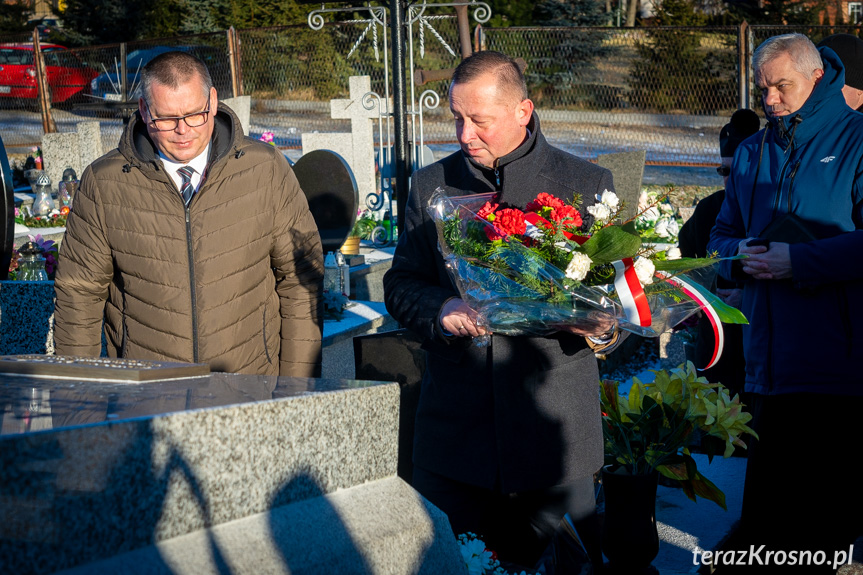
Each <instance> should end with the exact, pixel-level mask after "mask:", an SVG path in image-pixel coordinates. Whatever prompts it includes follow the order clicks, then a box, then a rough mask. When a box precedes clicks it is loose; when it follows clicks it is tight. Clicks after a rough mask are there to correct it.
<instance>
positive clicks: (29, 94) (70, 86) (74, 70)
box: [0, 44, 98, 103]
mask: <svg viewBox="0 0 863 575" xmlns="http://www.w3.org/2000/svg"><path fill="white" fill-rule="evenodd" d="M42 54H43V55H44V57H45V71H46V72H47V75H48V86H50V88H51V101H52V102H54V103H59V102H65V101H67V100H69V99H70V98H75V97H76V96H80V95H82V94H89V93H90V80H92V79H93V78H95V77H96V76H97V75H98V72H96V70H93V69H92V68H88V67H87V66H85V65H84V64H83V63H82V62H81V60H79V59H78V57H77V56H76V55H75V54H73V53H72V52H70V51H68V50H67V49H66V48H64V47H63V46H58V45H57V44H42ZM33 56H34V55H33V44H0V98H21V99H36V98H37V97H38V92H37V89H36V63H35V61H34V57H33ZM76 99H77V98H76Z"/></svg>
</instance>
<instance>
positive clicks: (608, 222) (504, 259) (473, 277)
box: [428, 189, 746, 364]
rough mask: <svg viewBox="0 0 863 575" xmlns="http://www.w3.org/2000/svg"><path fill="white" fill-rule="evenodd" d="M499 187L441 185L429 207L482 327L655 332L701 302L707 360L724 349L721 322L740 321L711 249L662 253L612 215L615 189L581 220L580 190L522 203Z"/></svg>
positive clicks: (516, 331)
mask: <svg viewBox="0 0 863 575" xmlns="http://www.w3.org/2000/svg"><path fill="white" fill-rule="evenodd" d="M497 197H498V195H497V194H495V193H489V194H473V195H469V196H458V197H449V196H447V195H446V194H445V193H444V192H443V190H440V189H439V190H437V191H436V192H435V193H434V194H433V195H432V198H431V200H430V202H429V207H428V210H429V213H430V214H431V216H432V219H433V220H434V221H435V225H436V227H437V231H438V246H439V249H440V250H441V253H442V254H443V257H444V260H445V262H446V265H447V269H448V270H449V272H450V276H451V277H452V279H453V281H454V283H455V285H456V287H457V288H458V290H459V293H460V295H461V298H462V300H464V302H465V303H466V304H467V306H468V307H469V308H470V309H471V310H475V312H476V314H477V316H476V319H477V325H478V327H479V328H480V330H479V331H481V332H496V333H502V334H507V335H539V336H542V335H548V334H550V333H553V332H554V331H559V330H565V331H570V332H572V333H578V334H581V335H595V334H599V333H603V332H607V331H610V330H611V329H612V328H614V327H615V326H617V327H618V328H619V329H623V330H626V331H629V332H632V333H636V334H639V335H642V336H647V337H653V336H658V335H659V334H661V333H662V332H664V331H666V330H668V329H670V328H671V327H673V326H674V325H676V324H678V323H680V322H681V321H683V320H684V319H686V318H687V317H689V316H690V315H692V314H694V313H695V312H697V311H698V310H699V309H704V310H705V311H706V312H707V313H708V315H709V317H711V320H712V321H713V322H714V330H715V331H716V332H717V334H716V335H717V338H716V341H717V350H715V352H714V359H713V360H712V361H711V364H712V363H715V361H716V360H718V359H719V355H720V354H721V342H722V335H721V334H722V328H721V323H722V322H725V323H746V318H745V317H743V314H741V313H740V312H739V311H738V310H737V309H735V308H733V307H730V306H728V305H727V304H725V303H723V302H722V301H721V300H720V299H719V298H717V297H716V296H715V295H714V294H712V293H711V292H710V290H709V289H708V286H709V285H710V280H711V279H712V277H713V273H715V270H714V267H713V266H714V264H716V263H718V262H719V259H718V258H698V259H696V258H681V259H675V260H669V259H666V258H665V255H666V254H665V252H664V251H656V250H655V249H654V248H652V247H651V246H650V245H644V244H642V241H641V237H640V236H639V234H638V232H637V230H636V228H635V223H634V218H633V219H632V220H629V221H626V222H623V223H618V219H619V216H620V212H621V209H622V205H621V203H620V201H619V200H618V198H617V196H616V195H615V194H614V193H613V192H610V191H608V190H605V191H604V192H603V193H602V194H601V195H598V196H597V203H596V204H594V205H592V206H588V207H587V212H588V213H590V214H591V215H592V216H593V218H594V224H593V225H592V226H591V227H590V229H588V230H584V229H583V223H584V221H583V217H582V214H581V212H579V210H578V205H579V199H578V198H576V200H575V201H574V202H573V203H572V204H567V203H565V202H563V201H561V200H560V199H558V198H556V197H554V196H552V195H550V194H539V195H538V196H537V197H536V199H534V200H533V201H532V202H530V203H529V204H528V205H527V206H526V207H525V209H524V210H520V209H515V208H512V207H508V206H502V205H500V204H498V203H497V202H496V199H497ZM443 327H444V329H449V328H450V327H457V326H447V325H444V326H443ZM453 333H455V331H453ZM462 335H468V334H466V333H463V334H462ZM470 335H474V334H473V333H471V334H470ZM487 340H488V336H487V334H484V333H479V334H478V337H475V342H476V343H477V344H478V345H484V344H486V343H487Z"/></svg>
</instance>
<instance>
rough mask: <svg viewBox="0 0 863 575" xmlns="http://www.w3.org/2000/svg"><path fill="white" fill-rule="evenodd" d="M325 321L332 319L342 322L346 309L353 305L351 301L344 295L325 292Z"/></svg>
mask: <svg viewBox="0 0 863 575" xmlns="http://www.w3.org/2000/svg"><path fill="white" fill-rule="evenodd" d="M323 304H324V319H332V320H336V321H341V319H342V317H343V316H344V313H345V309H346V308H349V307H350V306H351V305H352V302H351V300H350V299H349V298H348V296H346V295H345V294H343V293H336V292H331V291H330V290H324V295H323Z"/></svg>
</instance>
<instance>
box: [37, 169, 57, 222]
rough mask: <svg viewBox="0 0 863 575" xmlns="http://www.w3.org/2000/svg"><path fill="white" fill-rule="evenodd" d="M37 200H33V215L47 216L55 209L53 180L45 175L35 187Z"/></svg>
mask: <svg viewBox="0 0 863 575" xmlns="http://www.w3.org/2000/svg"><path fill="white" fill-rule="evenodd" d="M33 189H34V190H35V192H36V198H35V199H34V200H33V215H35V216H47V215H48V214H49V213H51V210H53V209H54V200H53V198H51V178H49V177H48V176H47V175H45V173H44V172H43V173H42V174H40V175H39V177H38V178H37V179H36V183H35V184H34V186H33Z"/></svg>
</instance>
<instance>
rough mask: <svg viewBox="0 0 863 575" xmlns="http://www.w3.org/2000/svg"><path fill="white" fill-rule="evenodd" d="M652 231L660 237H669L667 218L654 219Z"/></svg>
mask: <svg viewBox="0 0 863 575" xmlns="http://www.w3.org/2000/svg"><path fill="white" fill-rule="evenodd" d="M653 231H654V233H656V235H657V236H659V237H660V238H667V237H669V236H670V235H671V234H670V233H668V218H662V219H659V220H656V224H655V225H654V226H653Z"/></svg>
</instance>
